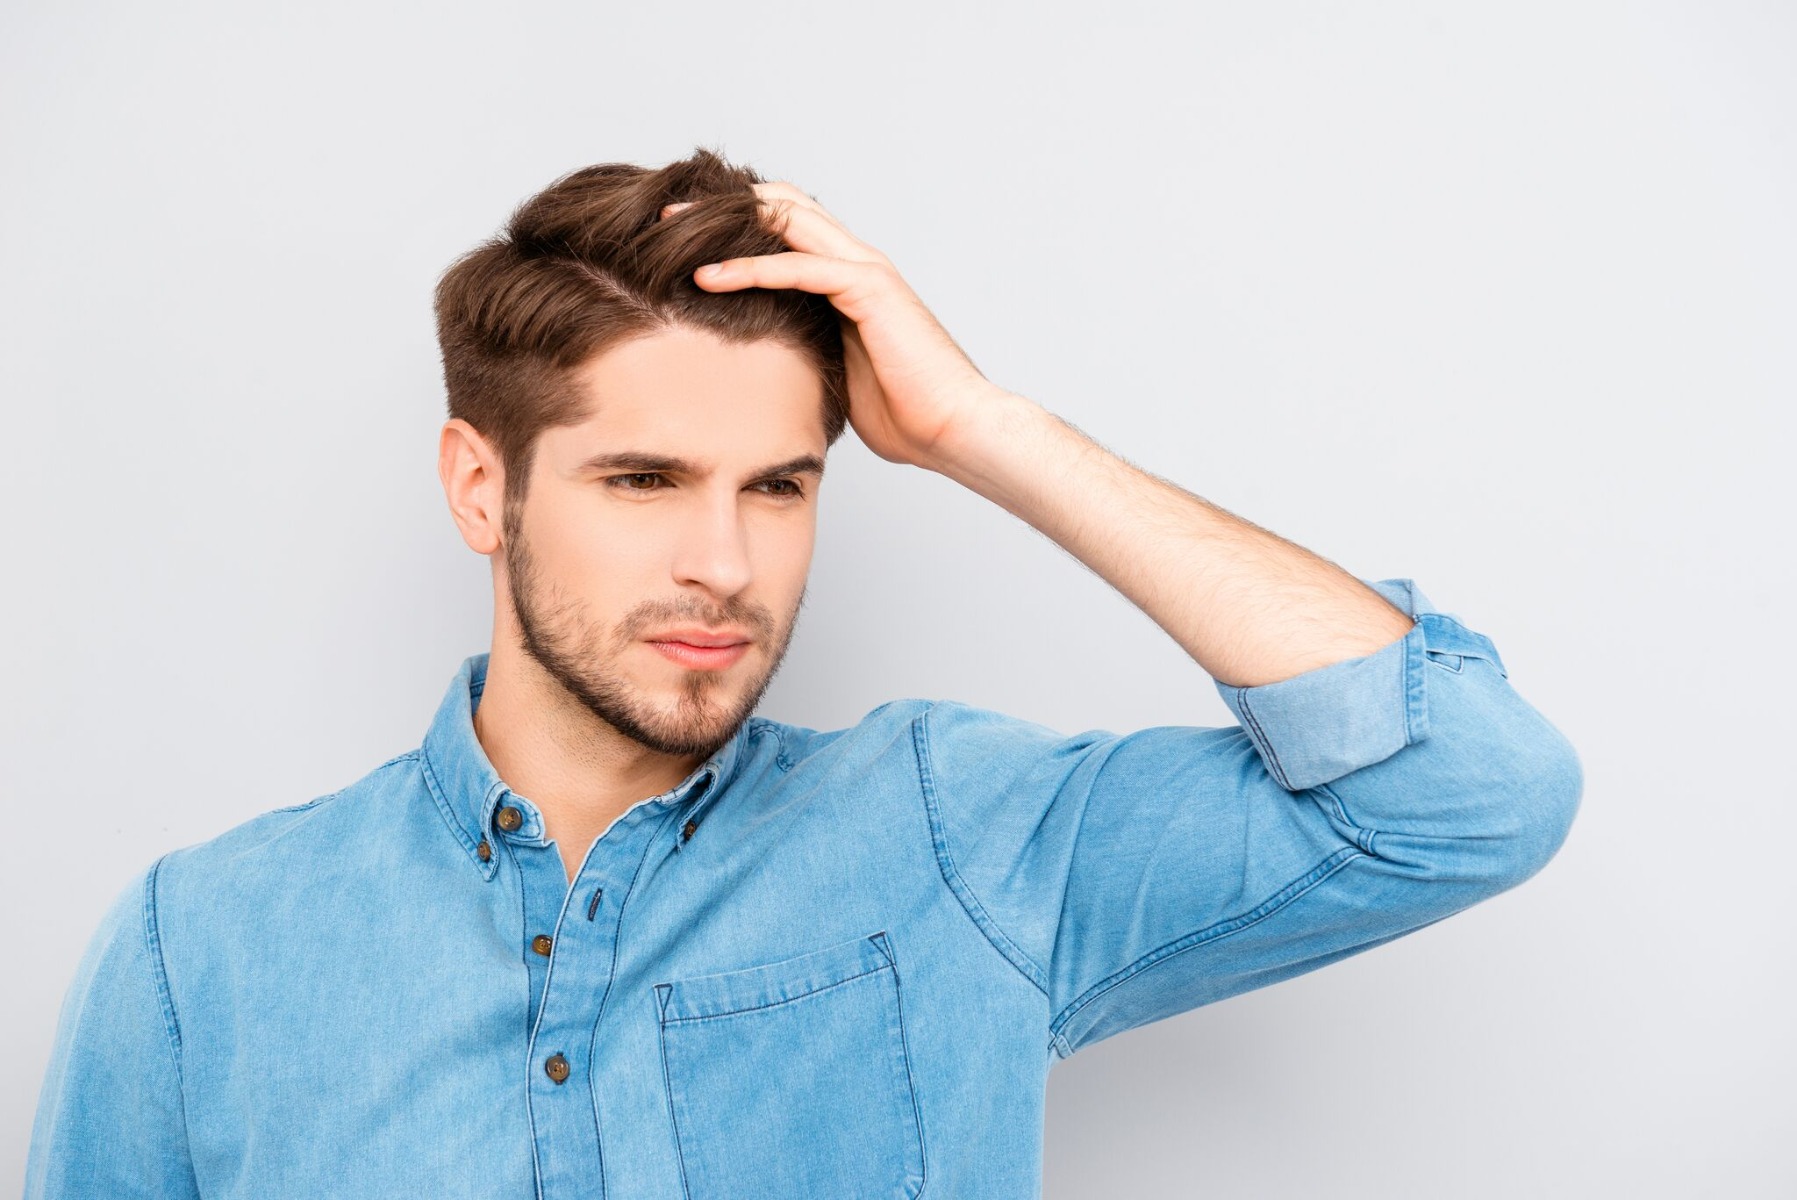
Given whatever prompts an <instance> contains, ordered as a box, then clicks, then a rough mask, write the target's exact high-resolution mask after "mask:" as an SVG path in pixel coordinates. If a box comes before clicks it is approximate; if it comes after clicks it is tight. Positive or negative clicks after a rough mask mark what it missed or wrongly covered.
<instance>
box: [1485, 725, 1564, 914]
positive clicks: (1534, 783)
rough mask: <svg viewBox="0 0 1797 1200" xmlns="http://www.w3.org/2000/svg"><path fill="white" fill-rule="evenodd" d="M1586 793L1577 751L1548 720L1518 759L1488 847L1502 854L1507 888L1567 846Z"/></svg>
mask: <svg viewBox="0 0 1797 1200" xmlns="http://www.w3.org/2000/svg"><path fill="white" fill-rule="evenodd" d="M1584 791H1585V769H1584V766H1583V764H1582V763H1581V762H1580V761H1579V754H1578V751H1577V750H1575V749H1574V748H1573V745H1572V743H1571V742H1569V741H1567V740H1566V738H1565V736H1564V735H1562V734H1561V733H1560V731H1559V730H1557V729H1555V728H1554V727H1553V726H1552V725H1551V724H1549V723H1547V722H1546V721H1542V722H1541V733H1540V736H1538V737H1531V739H1530V740H1529V743H1528V745H1527V747H1526V750H1525V752H1524V753H1523V754H1521V755H1520V756H1519V760H1518V764H1517V767H1516V769H1515V771H1514V772H1513V773H1512V774H1511V777H1510V783H1509V786H1508V787H1507V788H1506V789H1505V792H1504V794H1503V796H1502V797H1501V799H1500V803H1499V804H1498V805H1497V806H1496V808H1495V809H1494V811H1495V812H1497V813H1500V814H1502V819H1501V820H1500V822H1499V829H1498V830H1497V831H1496V832H1497V836H1495V837H1493V838H1492V839H1491V840H1490V842H1489V844H1490V845H1491V846H1493V847H1495V848H1496V849H1495V850H1494V853H1496V854H1497V855H1499V857H1500V862H1499V863H1498V864H1497V874H1498V877H1499V878H1500V879H1501V881H1502V886H1503V887H1505V888H1511V887H1515V886H1517V885H1518V884H1520V883H1523V882H1524V881H1525V880H1528V879H1530V878H1532V877H1534V876H1535V875H1537V874H1539V873H1540V872H1541V870H1542V868H1544V867H1546V866H1547V864H1548V862H1549V861H1550V860H1552V859H1553V857H1554V855H1556V854H1558V853H1559V852H1560V847H1561V846H1563V845H1565V843H1566V839H1567V837H1568V835H1569V834H1570V833H1571V832H1572V825H1573V822H1574V820H1576V819H1577V817H1578V813H1579V805H1580V801H1581V799H1582V797H1583V795H1584Z"/></svg>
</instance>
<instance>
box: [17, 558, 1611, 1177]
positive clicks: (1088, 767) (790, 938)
mask: <svg viewBox="0 0 1797 1200" xmlns="http://www.w3.org/2000/svg"><path fill="white" fill-rule="evenodd" d="M1372 586H1374V587H1375V588H1377V589H1378V590H1379V591H1380V592H1381V593H1382V594H1384V595H1385V596H1386V597H1388V598H1389V599H1391V600H1392V601H1393V602H1394V603H1395V604H1398V605H1399V606H1401V607H1402V608H1403V609H1404V610H1405V611H1406V612H1407V613H1410V614H1411V615H1412V616H1413V617H1415V618H1416V621H1415V624H1414V626H1413V627H1412V629H1411V630H1410V632H1409V633H1408V634H1406V635H1405V636H1404V637H1403V638H1402V639H1401V640H1400V641H1397V642H1394V643H1392V644H1391V645H1388V646H1386V647H1384V648H1382V649H1380V650H1379V651H1377V652H1376V653H1373V654H1370V655H1366V656H1363V657H1361V658H1356V659H1351V660H1347V661H1344V662H1339V663H1335V664H1332V665H1330V666H1326V667H1321V668H1318V669H1315V670H1312V671H1308V672H1306V673H1304V674H1301V675H1298V676H1296V677H1294V678H1291V679H1287V680H1283V681H1281V682H1278V683H1272V684H1267V685H1265V686H1262V687H1250V688H1237V687H1230V686H1227V685H1223V684H1218V685H1217V686H1218V688H1219V690H1220V691H1221V693H1222V696H1223V699H1224V701H1225V702H1226V703H1227V705H1228V706H1229V709H1230V711H1231V712H1232V713H1233V714H1234V715H1235V716H1236V717H1237V718H1238V719H1239V721H1240V725H1239V726H1229V727H1226V728H1205V727H1199V726H1181V725H1166V726H1156V727H1153V728H1148V729H1142V730H1138V731H1136V732H1133V733H1128V734H1121V735H1120V734H1117V733H1112V732H1107V731H1104V730H1090V731H1086V732H1082V733H1076V734H1072V735H1066V734H1062V733H1058V732H1056V731H1054V730H1052V729H1049V728H1046V727H1044V726H1042V725H1039V724H1034V723H1031V722H1028V721H1024V720H1020V719H1017V718H1014V717H1010V716H1006V715H1003V714H1001V713H997V712H992V711H989V710H985V709H980V708H976V707H972V706H969V705H967V704H963V703H960V702H957V701H952V700H924V699H903V700H894V701H891V702H890V703H887V704H882V705H881V706H879V707H878V708H875V709H873V710H872V711H871V712H869V713H868V714H867V715H866V716H864V717H863V718H861V720H860V721H859V722H858V723H856V724H855V725H854V726H852V727H850V728H846V729H835V730H829V731H824V732H820V731H818V730H815V729H810V728H805V727H801V726H795V725H790V724H785V723H782V722H779V721H775V720H770V719H766V718H762V717H751V718H750V719H749V721H748V722H747V723H746V724H745V725H744V726H743V727H742V728H741V730H740V731H739V733H738V734H737V735H736V736H735V737H734V738H733V739H732V740H731V741H730V742H729V743H728V744H726V745H725V746H724V747H723V748H721V749H720V750H719V751H718V752H717V753H716V754H714V755H713V756H712V757H711V758H710V759H709V760H708V761H706V762H705V763H704V764H702V765H701V766H700V767H698V768H697V769H696V770H694V771H693V772H692V774H691V775H689V776H688V777H687V778H686V779H684V780H683V781H681V783H680V784H679V785H678V786H676V787H674V788H672V789H670V790H669V791H667V792H664V793H663V794H661V795H659V796H652V797H649V798H647V799H644V800H642V801H640V802H638V803H637V804H636V805H635V806H634V807H632V808H631V809H629V810H628V811H627V812H625V813H624V814H623V815H622V816H620V817H619V818H618V819H617V821H616V822H615V823H614V824H613V825H612V826H611V827H610V828H609V829H608V830H607V831H606V832H605V833H604V835H603V836H601V837H600V838H598V839H597V840H596V841H595V842H594V843H593V845H592V846H591V847H590V849H589V850H588V851H587V853H586V857H585V859H584V861H583V862H582V865H581V867H580V870H579V873H578V875H577V877H576V878H575V879H574V881H573V883H572V885H570V884H569V881H568V877H567V873H566V869H565V867H564V865H563V862H562V859H561V856H560V854H559V851H558V849H557V847H556V846H555V844H554V843H552V842H549V841H547V840H546V839H545V837H544V833H543V828H544V826H543V817H542V813H541V812H540V811H539V810H538V808H537V806H536V805H535V804H533V803H532V802H531V800H530V799H529V798H527V797H525V796H522V795H519V794H518V793H516V792H514V791H512V790H511V789H510V788H508V787H507V786H506V784H505V782H504V781H503V780H502V779H500V778H499V776H498V775H497V774H496V773H495V772H494V769H493V766H492V764H491V763H490V762H489V761H488V759H487V756H486V754H485V753H484V752H483V751H482V749H481V746H480V743H479V742H478V741H477V740H476V738H475V735H474V729H473V726H472V723H471V716H472V713H473V711H474V709H475V707H476V706H477V705H478V704H479V703H480V696H481V689H482V686H483V684H484V682H485V672H486V665H487V658H486V655H484V654H482V655H476V656H474V657H472V658H469V659H468V660H467V661H466V662H465V663H463V665H462V668H461V671H460V673H459V674H458V675H457V676H456V678H455V679H454V681H453V682H452V683H451V684H450V687H449V692H448V695H447V696H446V697H445V698H444V700H443V703H442V707H441V708H440V709H439V710H438V712H437V714H436V718H435V720H434V721H433V722H432V723H431V725H430V728H429V731H428V732H427V733H426V734H425V737H424V742H423V745H422V746H420V747H419V748H417V749H414V750H411V751H408V752H407V753H404V754H401V755H398V756H397V757H395V758H393V759H391V760H390V761H388V762H386V763H384V764H382V765H381V766H379V767H377V768H376V769H374V770H373V771H372V772H370V773H369V774H368V775H367V776H365V777H364V778H362V779H360V780H358V781H357V782H355V783H353V784H350V785H349V786H348V787H346V788H344V789H343V790H341V791H339V792H336V793H334V794H332V795H329V796H325V797H321V798H319V799H315V800H312V801H311V802H309V803H305V804H300V805H296V806H294V807H290V808H281V809H276V810H274V811H272V812H267V813H264V814H262V815H260V816H258V817H255V818H253V819H251V820H249V821H246V822H244V823H243V824H241V825H238V826H237V827H235V828H233V829H231V830H229V831H228V832H225V833H223V834H220V835H219V836H217V837H215V838H213V839H212V840H210V841H207V842H204V843H201V844H198V845H193V846H188V847H185V848H183V849H179V850H175V851H172V852H170V853H167V854H164V855H162V856H161V857H160V858H158V859H157V860H156V861H155V862H154V863H153V864H152V865H150V866H149V867H147V868H146V869H145V870H144V871H142V872H141V873H139V874H138V875H137V877H136V878H135V879H133V880H132V882H131V883H130V885H129V886H128V887H127V888H125V889H124V891H123V892H122V893H121V894H120V895H119V896H118V899H117V901H116V903H115V904H114V905H113V907H112V908H111V910H110V912H109V913H108V915H107V916H106V917H105V919H104V921H103V922H102V924H101V925H100V928H99V930H98V932H97V933H96V934H94V936H93V939H92V941H91V943H90V945H89V946H88V948H87V951H86V954H85V956H84V957H83V959H82V960H81V963H80V966H79V969H78V970H77V972H76V975H75V978H74V982H73V984H72V985H71V986H70V987H69V990H68V992H67V997H66V1000H65V1001H64V1003H63V1007H62V1012H61V1019H60V1024H59V1026H58V1030H57V1035H56V1040H55V1044H54V1050H53V1055H52V1058H51V1061H50V1066H49V1070H48V1074H47V1075H46V1077H45V1079H44V1082H43V1089H42V1094H41V1099H40V1102H39V1107H38V1111H37V1119H36V1123H35V1125H34V1128H33V1131H32V1138H31V1149H30V1158H29V1165H28V1168H27V1179H26V1186H25V1191H26V1195H27V1196H28V1197H48V1196H55V1197H106V1198H108V1200H118V1198H120V1197H130V1196H158V1197H174V1196H205V1197H243V1198H246V1200H252V1198H253V1200H276V1198H282V1197H294V1198H296V1200H297V1198H302V1197H303V1198H305V1200H313V1198H314V1197H333V1198H346V1197H400V1196H406V1197H431V1198H432V1200H453V1198H457V1197H470V1198H473V1197H478V1198H480V1200H492V1198H494V1197H531V1196H535V1197H541V1198H543V1200H573V1198H575V1197H582V1198H586V1200H592V1198H596V1197H612V1198H617V1200H622V1198H630V1200H675V1198H681V1200H719V1198H729V1200H745V1198H750V1197H762V1196H766V1197H781V1198H782V1200H790V1198H792V1197H800V1196H804V1197H813V1196H816V1197H823V1196H828V1197H833V1198H835V1197H873V1196H880V1197H915V1196H918V1195H921V1194H924V1193H926V1192H927V1193H928V1194H929V1195H933V1196H941V1197H1023V1196H1035V1195H1039V1194H1040V1188H1041V1162H1042V1130H1043V1109H1044V1101H1045V1094H1046V1085H1047V1076H1048V1072H1049V1070H1050V1068H1052V1067H1053V1066H1054V1065H1055V1063H1056V1062H1057V1061H1059V1060H1060V1059H1063V1058H1066V1057H1067V1056H1069V1055H1071V1054H1073V1053H1074V1052H1076V1051H1077V1050H1079V1049H1080V1048H1081V1047H1084V1046H1089V1045H1092V1044H1093V1043H1094V1042H1097V1041H1100V1040H1102V1039H1104V1038H1108V1037H1111V1036H1113V1035H1115V1034H1118V1033H1122V1032H1123V1031H1125V1030H1128V1029H1134V1028H1136V1027H1138V1026H1142V1025H1146V1024H1148V1023H1149V1022H1152V1021H1158V1020H1161V1019H1162V1018H1165V1017H1169V1016H1172V1015H1174V1014H1175V1013H1181V1012H1185V1011H1187V1010H1189V1009H1193V1008H1197V1007H1199V1006H1201V1005H1205V1004H1210V1003H1212V1002H1214V1001H1217V1000H1221V999H1223V998H1224V997H1227V996H1233V995H1236V994H1238V993H1242V992H1247V991H1250V990H1252V989H1255V988H1262V987H1266V986H1268V985H1269V984H1273V983H1277V982H1279V981H1280V980H1283V979H1289V978H1291V977H1293V976H1295V975H1299V974H1302V973H1304V972H1307V971H1313V970H1315V969H1317V968H1318V967H1322V966H1326V965H1327V964H1329V963H1332V962H1335V961H1336V960H1338V959H1341V958H1345V957H1347V956H1349V955H1352V954H1358V953H1361V952H1362V951H1365V950H1369V949H1371V948H1373V947H1375V946H1378V945H1381V944H1383V943H1385V942H1388V941H1391V940H1392V939H1393V938H1397V937H1402V936H1403V935H1404V934H1406V933H1409V932H1411V931H1413V930H1417V929H1421V928H1423V927H1425V926H1427V925H1430V924H1432V923H1434V922H1436V921H1439V920H1441V919H1442V918H1444V917H1447V916H1450V915H1452V914H1453V913H1456V912H1459V911H1461V910H1463V909H1465V908H1467V907H1468V906H1469V905H1472V904H1476V903H1478V902H1479V901H1480V900H1483V899H1485V898H1487V897H1490V896H1493V895H1496V894H1497V893H1499V892H1502V891H1504V890H1505V889H1507V888H1510V887H1514V886H1515V885H1517V884H1518V883H1520V882H1522V881H1523V880H1525V879H1527V878H1528V877H1529V876H1531V875H1533V874H1534V873H1535V872H1536V871H1538V870H1540V869H1541V867H1542V866H1543V865H1544V864H1545V863H1546V862H1547V861H1548V859H1549V858H1550V857H1551V856H1552V855H1553V854H1554V853H1555V851H1556V850H1557V849H1558V848H1559V846H1560V845H1561V843H1562V841H1563V840H1564V838H1565V837H1566V834H1567V831H1568V828H1569V826H1570V824H1571V822H1572V820H1573V818H1574V815H1575V813H1576V811H1577V809H1578V806H1579V798H1580V794H1581V791H1582V788H1583V774H1582V770H1581V767H1580V762H1579V759H1578V756H1577V754H1576V753H1575V751H1574V750H1573V748H1572V746H1571V745H1570V744H1569V743H1568V742H1567V740H1566V739H1565V738H1564V737H1563V736H1562V735H1561V734H1560V733H1559V732H1558V731H1557V730H1556V729H1555V728H1554V726H1552V725H1551V724H1549V722H1548V721H1547V720H1546V719H1545V718H1544V717H1543V716H1542V715H1541V714H1540V713H1539V712H1537V711H1536V709H1534V708H1533V707H1531V706H1530V705H1529V704H1528V703H1527V702H1526V701H1524V700H1523V699H1522V698H1521V697H1520V696H1519V695H1518V694H1517V693H1516V692H1515V691H1513V690H1512V688H1511V686H1510V683H1509V680H1508V674H1507V672H1506V670H1505V667H1504V664H1503V662H1502V660H1501V659H1500V658H1499V657H1498V653H1497V649H1496V647H1495V646H1494V645H1493V644H1492V642H1491V640H1490V639H1489V638H1487V637H1485V636H1484V635H1482V634H1479V633H1476V632H1473V631H1472V630H1470V629H1469V628H1467V627H1466V626H1465V625H1463V624H1462V623H1461V622H1460V621H1459V620H1458V619H1456V618H1455V617H1453V616H1452V615H1451V614H1446V613H1440V612H1437V611H1435V610H1434V609H1433V607H1432V606H1430V605H1429V604H1428V602H1427V600H1425V599H1424V597H1423V595H1422V593H1421V592H1420V591H1418V590H1417V589H1416V588H1415V587H1414V586H1413V585H1412V583H1411V581H1410V580H1408V579H1396V580H1384V581H1381V582H1378V583H1375V584H1372Z"/></svg>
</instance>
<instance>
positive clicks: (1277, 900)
mask: <svg viewBox="0 0 1797 1200" xmlns="http://www.w3.org/2000/svg"><path fill="white" fill-rule="evenodd" d="M1366 857H1368V855H1366V854H1365V853H1363V852H1362V851H1361V850H1360V849H1359V848H1357V847H1355V846H1343V847H1342V848H1341V849H1339V850H1337V851H1335V852H1334V853H1333V854H1331V855H1329V857H1327V858H1325V859H1323V861H1321V862H1319V863H1318V864H1317V865H1316V866H1314V867H1312V868H1311V869H1310V870H1309V871H1307V872H1305V873H1304V874H1303V875H1300V876H1299V877H1298V878H1296V879H1294V880H1292V882H1290V883H1288V884H1286V885H1285V886H1284V887H1283V888H1281V889H1279V891H1277V892H1274V893H1273V894H1272V895H1271V896H1269V897H1267V899H1265V900H1263V901H1261V903H1260V904H1258V905H1256V906H1255V907H1254V908H1252V909H1250V910H1249V911H1248V912H1246V913H1243V914H1242V915H1241V916H1238V917H1231V918H1229V919H1227V920H1223V921H1218V922H1216V923H1215V924H1213V925H1208V926H1206V927H1205V928H1203V929H1200V930H1197V931H1196V932H1194V933H1189V934H1187V935H1185V936H1184V937H1181V938H1176V939H1174V940H1173V941H1171V942H1168V943H1166V944H1165V945H1162V946H1158V947H1156V948H1155V949H1153V950H1150V951H1148V952H1147V953H1146V954H1143V955H1141V956H1140V957H1139V958H1137V959H1136V960H1135V961H1134V962H1132V963H1130V964H1129V965H1128V966H1126V967H1124V968H1122V969H1121V970H1118V971H1115V972H1113V973H1112V974H1110V975H1109V976H1107V977H1106V978H1104V979H1101V980H1099V981H1098V982H1097V983H1095V984H1093V985H1092V986H1091V987H1089V988H1087V989H1086V990H1085V991H1084V992H1083V993H1081V994H1080V995H1079V996H1078V997H1076V998H1075V999H1074V1000H1073V1001H1072V1002H1070V1003H1069V1004H1068V1005H1067V1007H1066V1008H1064V1009H1062V1010H1061V1012H1060V1015H1058V1016H1056V1017H1055V1019H1054V1020H1053V1022H1051V1023H1050V1025H1049V1031H1050V1032H1051V1033H1052V1034H1053V1035H1054V1037H1055V1039H1056V1042H1057V1044H1058V1045H1061V1046H1068V1045H1069V1043H1068V1041H1067V1039H1066V1037H1065V1035H1064V1033H1063V1030H1065V1028H1066V1026H1067V1024H1068V1023H1069V1022H1070V1021H1072V1019H1073V1018H1074V1017H1075V1016H1077V1015H1078V1014H1079V1012H1080V1010H1081V1009H1084V1008H1087V1007H1089V1006H1090V1005H1091V1004H1092V1003H1093V1002H1094V1001H1096V1000H1097V999H1098V998H1099V997H1100V996H1102V995H1104V994H1105V993H1106V992H1109V991H1110V990H1111V989H1113V988H1115V987H1117V986H1119V985H1121V984H1123V983H1126V982H1128V981H1129V980H1130V979H1132V978H1134V977H1135V976H1136V975H1139V974H1141V973H1142V972H1143V971H1145V970H1147V969H1148V968H1150V967H1152V966H1154V965H1155V964H1157V963H1160V962H1164V961H1166V960H1167V959H1169V958H1171V957H1172V956H1173V955H1175V954H1179V953H1181V952H1183V951H1186V950H1190V949H1191V948H1192V947H1194V946H1199V945H1207V944H1209V943H1211V942H1215V941H1217V940H1219V939H1221V938H1224V937H1227V936H1229V935H1230V934H1232V933H1236V932H1238V931H1240V930H1243V929H1246V928H1247V927H1248V926H1250V925H1253V924H1256V923H1258V922H1260V921H1262V920H1265V919H1266V918H1267V917H1270V916H1272V915H1273V914H1274V913H1276V912H1278V911H1279V910H1280V909H1282V908H1284V907H1285V906H1286V905H1288V904H1290V903H1291V902H1292V901H1294V900H1296V899H1297V898H1298V897H1299V896H1302V895H1303V894H1304V893H1306V892H1308V891H1310V889H1311V888H1313V887H1315V886H1316V885H1318V884H1319V883H1321V882H1323V880H1325V879H1327V878H1329V876H1331V875H1333V874H1335V872H1337V871H1339V870H1340V869H1341V868H1342V867H1344V866H1346V865H1347V864H1348V863H1350V862H1353V861H1354V860H1355V859H1357V858H1366ZM1070 1053H1072V1051H1071V1049H1069V1050H1068V1051H1067V1054H1070ZM1062 1057H1063V1058H1064V1057H1066V1054H1063V1055H1062Z"/></svg>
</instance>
